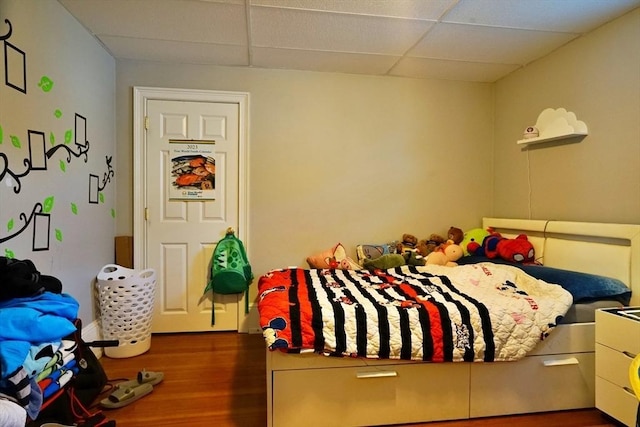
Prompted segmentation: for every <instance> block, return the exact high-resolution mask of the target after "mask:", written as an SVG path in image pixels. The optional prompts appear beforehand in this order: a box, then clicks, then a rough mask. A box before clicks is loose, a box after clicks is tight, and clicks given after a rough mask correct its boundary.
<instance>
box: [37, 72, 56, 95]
mask: <svg viewBox="0 0 640 427" xmlns="http://www.w3.org/2000/svg"><path fill="white" fill-rule="evenodd" d="M38 86H40V89H42V91H43V92H49V91H50V90H51V89H52V88H53V80H51V79H50V78H49V77H47V76H42V77H41V78H40V82H39V83H38Z"/></svg>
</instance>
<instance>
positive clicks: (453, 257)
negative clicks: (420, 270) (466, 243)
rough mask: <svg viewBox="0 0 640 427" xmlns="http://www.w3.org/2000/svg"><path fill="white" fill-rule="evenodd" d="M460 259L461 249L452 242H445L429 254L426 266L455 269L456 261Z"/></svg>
mask: <svg viewBox="0 0 640 427" xmlns="http://www.w3.org/2000/svg"><path fill="white" fill-rule="evenodd" d="M460 258H462V247H460V245H456V244H455V243H453V240H447V241H446V242H445V243H443V244H442V245H440V247H439V248H438V249H437V250H435V251H433V252H431V253H430V254H429V256H428V257H427V263H426V264H427V265H444V266H447V267H455V266H456V265H458V263H457V262H456V261H458V260H459V259H460Z"/></svg>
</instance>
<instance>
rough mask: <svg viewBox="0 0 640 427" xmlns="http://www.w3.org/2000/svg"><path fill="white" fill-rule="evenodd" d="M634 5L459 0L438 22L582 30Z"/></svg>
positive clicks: (593, 0) (633, 1)
mask: <svg viewBox="0 0 640 427" xmlns="http://www.w3.org/2000/svg"><path fill="white" fill-rule="evenodd" d="M638 6H640V1H639V0H535V1H532V0H508V1H506V0H482V1H478V0H460V2H459V3H458V4H457V5H456V7H455V8H453V9H451V11H450V12H449V13H447V14H446V15H445V17H444V18H443V19H442V22H453V23H465V24H479V25H489V26H498V27H508V28H521V29H530V30H545V31H557V32H568V33H583V32H585V31H588V30H591V29H593V28H594V27H598V26H600V25H602V24H603V23H605V22H608V21H610V20H612V19H614V18H615V17H617V16H620V15H622V14H623V13H626V12H628V11H630V10H632V9H634V8H636V7H638Z"/></svg>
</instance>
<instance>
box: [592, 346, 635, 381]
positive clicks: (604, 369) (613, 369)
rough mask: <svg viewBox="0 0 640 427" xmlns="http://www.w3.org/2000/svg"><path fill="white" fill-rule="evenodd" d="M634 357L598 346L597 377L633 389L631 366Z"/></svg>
mask: <svg viewBox="0 0 640 427" xmlns="http://www.w3.org/2000/svg"><path fill="white" fill-rule="evenodd" d="M632 360H633V357H631V356H629V355H627V354H625V353H621V352H619V351H617V350H613V349H611V348H609V347H607V346H604V345H602V344H596V375H597V376H599V377H602V378H604V379H606V380H608V381H610V382H612V383H614V384H615V385H617V386H620V387H628V388H631V383H630V382H629V365H630V364H631V361H632Z"/></svg>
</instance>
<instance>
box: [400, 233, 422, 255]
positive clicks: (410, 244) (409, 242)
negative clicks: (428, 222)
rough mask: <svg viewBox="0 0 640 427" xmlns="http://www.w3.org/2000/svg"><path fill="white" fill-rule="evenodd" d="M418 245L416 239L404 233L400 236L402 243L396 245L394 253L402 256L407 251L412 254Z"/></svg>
mask: <svg viewBox="0 0 640 427" xmlns="http://www.w3.org/2000/svg"><path fill="white" fill-rule="evenodd" d="M417 245H418V238H417V237H416V236H414V235H413V234H409V233H405V234H403V235H402V241H400V242H398V243H397V244H396V253H399V254H403V253H405V252H407V251H409V252H413V251H415V250H416V246H417Z"/></svg>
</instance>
